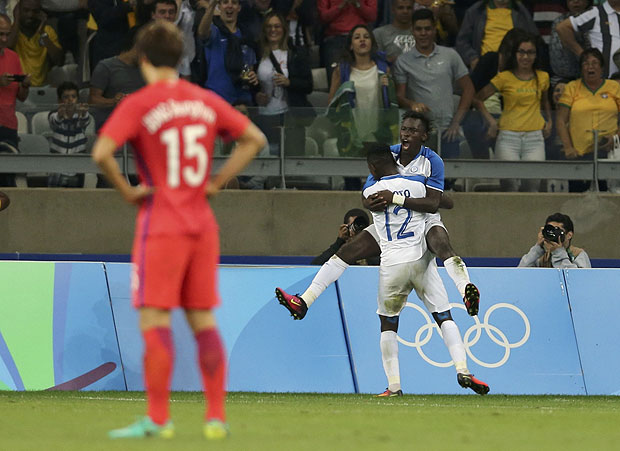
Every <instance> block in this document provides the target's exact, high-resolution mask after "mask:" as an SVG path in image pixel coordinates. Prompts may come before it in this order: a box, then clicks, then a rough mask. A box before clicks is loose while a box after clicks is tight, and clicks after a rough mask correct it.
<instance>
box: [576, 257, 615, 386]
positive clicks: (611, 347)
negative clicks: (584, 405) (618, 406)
mask: <svg viewBox="0 0 620 451" xmlns="http://www.w3.org/2000/svg"><path fill="white" fill-rule="evenodd" d="M565 277H566V286H567V292H568V299H569V302H570V307H571V310H572V314H573V323H574V327H575V335H576V337H577V343H578V344H579V355H580V356H581V364H582V367H583V373H584V379H585V386H586V389H587V392H588V394H589V395H620V379H619V378H618V374H620V353H619V352H618V343H620V327H618V320H619V319H620V270H617V269H596V270H594V269H579V270H575V269H568V270H565Z"/></svg>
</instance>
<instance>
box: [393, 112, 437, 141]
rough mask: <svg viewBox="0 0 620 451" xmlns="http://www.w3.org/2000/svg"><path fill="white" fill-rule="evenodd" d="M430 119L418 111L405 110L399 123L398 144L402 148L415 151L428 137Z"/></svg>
mask: <svg viewBox="0 0 620 451" xmlns="http://www.w3.org/2000/svg"><path fill="white" fill-rule="evenodd" d="M429 131H430V121H429V119H428V117H426V116H425V115H424V114H423V113H420V112H419V111H412V110H409V111H406V112H405V113H404V114H403V121H402V123H401V125H400V144H401V146H402V148H403V149H404V150H408V149H411V150H413V151H417V150H418V149H419V148H420V146H421V145H422V144H423V143H424V142H425V141H426V139H427V138H428V133H429Z"/></svg>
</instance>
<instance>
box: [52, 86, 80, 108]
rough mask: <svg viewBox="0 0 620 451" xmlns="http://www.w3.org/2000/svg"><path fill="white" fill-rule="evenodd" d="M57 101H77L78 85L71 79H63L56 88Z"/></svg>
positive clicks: (68, 102) (66, 102) (65, 102)
mask: <svg viewBox="0 0 620 451" xmlns="http://www.w3.org/2000/svg"><path fill="white" fill-rule="evenodd" d="M56 94H57V95H58V103H64V104H73V103H77V101H78V87H77V85H76V84H75V83H73V82H72V81H63V82H62V83H61V84H60V85H59V86H58V88H56Z"/></svg>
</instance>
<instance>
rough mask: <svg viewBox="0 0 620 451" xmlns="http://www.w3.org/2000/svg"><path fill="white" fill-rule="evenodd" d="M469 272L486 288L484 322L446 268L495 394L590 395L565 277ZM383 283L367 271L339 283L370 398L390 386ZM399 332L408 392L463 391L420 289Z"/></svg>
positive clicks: (475, 360) (475, 357)
mask: <svg viewBox="0 0 620 451" xmlns="http://www.w3.org/2000/svg"><path fill="white" fill-rule="evenodd" d="M469 272H470V275H471V279H472V281H473V282H475V283H476V284H477V285H478V286H479V287H480V289H481V307H480V313H479V315H478V317H477V318H472V317H470V316H468V315H467V313H466V311H465V308H464V306H463V303H462V300H461V297H460V295H459V294H458V292H457V290H456V288H455V286H454V284H453V282H452V280H451V279H450V278H449V277H448V276H447V274H446V272H445V269H443V268H439V273H440V275H441V277H442V279H443V282H444V285H445V286H446V289H447V291H448V298H449V300H450V302H451V304H452V316H453V318H454V320H455V322H456V323H457V325H458V326H459V328H460V331H461V335H462V336H463V339H464V342H465V345H466V349H467V354H468V367H469V370H470V371H471V372H472V373H474V374H476V375H477V376H479V377H480V378H481V379H482V380H484V381H486V382H488V383H489V385H490V386H491V390H492V393H506V394H545V393H557V394H560V393H561V394H585V393H586V392H585V387H584V384H583V377H582V374H581V367H580V364H579V356H578V352H577V343H576V339H575V335H574V332H573V328H572V324H571V318H570V313H569V309H568V302H567V298H566V290H565V289H564V278H563V274H562V272H561V271H558V270H539V269H533V270H521V269H489V268H485V269H483V268H470V270H469ZM377 282H378V271H377V270H376V268H361V267H355V268H349V269H348V270H347V272H346V273H345V274H343V276H342V277H341V278H340V280H339V281H338V286H339V289H340V294H341V296H342V301H343V308H344V312H345V316H346V321H347V326H348V329H349V334H350V339H351V351H352V359H353V362H354V363H355V369H356V376H357V380H358V383H359V390H360V392H362V393H372V392H376V393H378V392H381V391H383V389H384V388H385V386H386V385H387V382H386V378H385V374H384V372H383V367H382V364H381V351H380V348H379V339H380V327H379V320H378V317H377V314H376V313H375V312H376V308H377V303H376V298H377ZM526 287H527V289H526ZM398 335H399V342H400V344H401V346H399V357H400V372H401V380H402V386H403V390H404V391H405V392H406V393H446V394H451V393H463V389H462V388H461V387H460V386H459V385H457V383H456V374H455V371H454V367H453V365H452V362H451V359H450V356H449V353H448V351H447V348H446V346H445V345H444V342H443V339H442V338H441V335H440V333H439V328H438V327H437V325H436V323H435V321H434V320H433V318H432V316H431V315H430V314H429V313H428V312H427V311H426V309H425V308H424V306H423V304H422V302H421V301H419V300H418V298H417V296H416V294H415V292H414V293H413V294H412V295H410V297H409V300H408V304H407V306H406V307H405V309H404V310H403V312H402V314H401V319H400V326H399V333H398ZM524 381H527V383H524Z"/></svg>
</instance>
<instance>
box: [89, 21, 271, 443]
mask: <svg viewBox="0 0 620 451" xmlns="http://www.w3.org/2000/svg"><path fill="white" fill-rule="evenodd" d="M136 49H137V51H138V54H139V61H140V69H141V71H142V74H143V76H144V79H145V80H146V82H147V86H146V87H144V88H142V89H141V90H139V91H137V92H136V93H134V94H132V95H130V96H128V97H127V98H126V99H125V100H123V101H122V102H121V103H120V104H119V106H118V107H117V108H116V109H115V110H114V112H113V114H112V116H111V117H110V118H109V119H108V121H107V122H106V124H105V125H104V126H103V128H102V129H101V132H100V136H99V139H98V141H97V142H96V143H95V147H94V149H93V159H94V160H95V161H96V163H97V164H98V165H99V166H100V167H101V169H102V170H103V172H104V173H105V175H106V176H107V178H108V179H109V180H110V181H111V182H112V184H113V185H114V187H115V188H116V189H117V190H118V191H119V192H120V193H121V195H122V196H123V198H124V199H125V200H126V201H127V202H129V203H131V204H136V205H139V207H140V210H139V213H138V217H137V220H136V232H135V240H134V246H133V251H132V261H133V264H134V268H133V270H134V273H133V277H132V298H133V304H134V306H135V307H136V308H138V309H139V318H140V330H141V331H142V335H143V337H144V347H145V350H144V377H145V386H146V393H147V404H148V415H147V416H146V417H144V418H143V419H141V420H139V421H137V422H136V423H134V424H131V425H130V426H128V427H126V428H123V429H116V430H113V431H111V432H110V434H109V435H110V437H112V438H134V437H147V436H159V437H163V438H171V437H172V436H173V435H174V428H173V425H172V422H171V421H170V418H169V412H168V407H169V406H168V405H169V393H170V381H171V376H172V367H173V344H172V335H171V331H170V312H171V309H173V308H175V307H182V308H183V309H184V310H185V315H186V318H187V321H188V323H189V325H190V327H191V328H192V331H193V332H194V335H195V337H196V342H197V345H198V346H197V347H198V361H199V367H200V370H201V373H202V379H203V385H204V390H205V395H206V400H207V404H208V408H207V411H206V416H205V420H206V423H205V426H204V434H205V436H206V437H207V438H208V439H220V438H225V437H226V436H227V435H228V427H227V425H226V422H225V411H224V401H225V386H226V385H225V384H226V380H225V379H226V357H225V351H224V347H223V344H222V341H221V339H220V335H219V333H218V330H217V325H216V321H215V316H214V314H213V312H212V309H213V308H214V307H216V306H217V305H218V304H219V302H220V300H219V295H218V292H217V287H216V283H217V275H216V269H217V263H218V260H219V242H218V228H217V224H216V221H215V218H214V216H213V213H212V211H211V208H210V207H209V205H208V203H207V202H206V199H205V196H211V195H214V194H216V193H217V192H218V191H219V190H220V188H221V187H222V186H223V185H224V184H225V183H226V182H227V181H228V180H229V179H230V178H232V177H234V176H235V175H236V174H237V173H239V172H240V171H241V170H242V169H243V168H244V167H245V166H246V165H247V164H248V163H249V162H250V161H251V160H252V159H253V158H254V156H255V155H256V154H257V153H258V152H259V150H260V149H262V148H263V146H264V145H265V143H266V140H265V137H264V136H263V134H262V133H261V132H260V131H259V129H258V128H257V127H255V126H254V125H253V124H252V123H251V122H250V121H249V120H248V119H247V118H246V117H245V116H243V115H242V114H241V113H239V112H238V111H237V110H235V109H234V108H233V107H231V106H230V105H229V104H228V103H226V102H225V101H224V100H222V99H221V98H220V97H218V96H217V95H215V94H213V93H211V92H209V91H206V90H204V89H202V88H199V87H197V86H195V85H192V84H190V83H188V82H186V81H184V80H180V79H179V77H178V73H177V72H176V69H175V67H176V66H177V64H178V62H179V59H180V57H181V54H182V52H183V39H182V36H181V34H180V32H179V31H178V29H177V28H176V27H175V26H174V24H171V23H169V22H164V21H157V22H154V23H151V24H149V25H146V26H145V27H144V28H143V29H142V30H141V31H140V33H139V34H138V37H137V40H136ZM217 136H221V137H224V138H228V139H236V140H237V147H236V148H235V150H234V151H233V153H232V154H231V156H230V158H229V159H228V161H227V162H226V163H225V165H224V166H223V167H222V168H221V170H220V172H219V173H218V174H217V175H216V176H214V178H213V180H211V181H209V172H210V169H211V164H210V162H211V155H212V152H213V144H214V140H215V138H216V137H217ZM126 141H129V142H130V143H131V144H132V145H133V147H134V149H135V157H136V161H137V166H138V168H139V174H140V179H141V182H142V184H141V185H140V186H137V187H132V186H130V185H129V184H128V183H127V181H126V180H125V178H124V177H123V175H122V174H121V172H120V170H119V167H118V165H117V163H116V161H115V160H114V152H115V149H117V148H118V147H119V146H121V145H122V144H123V143H124V142H126Z"/></svg>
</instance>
